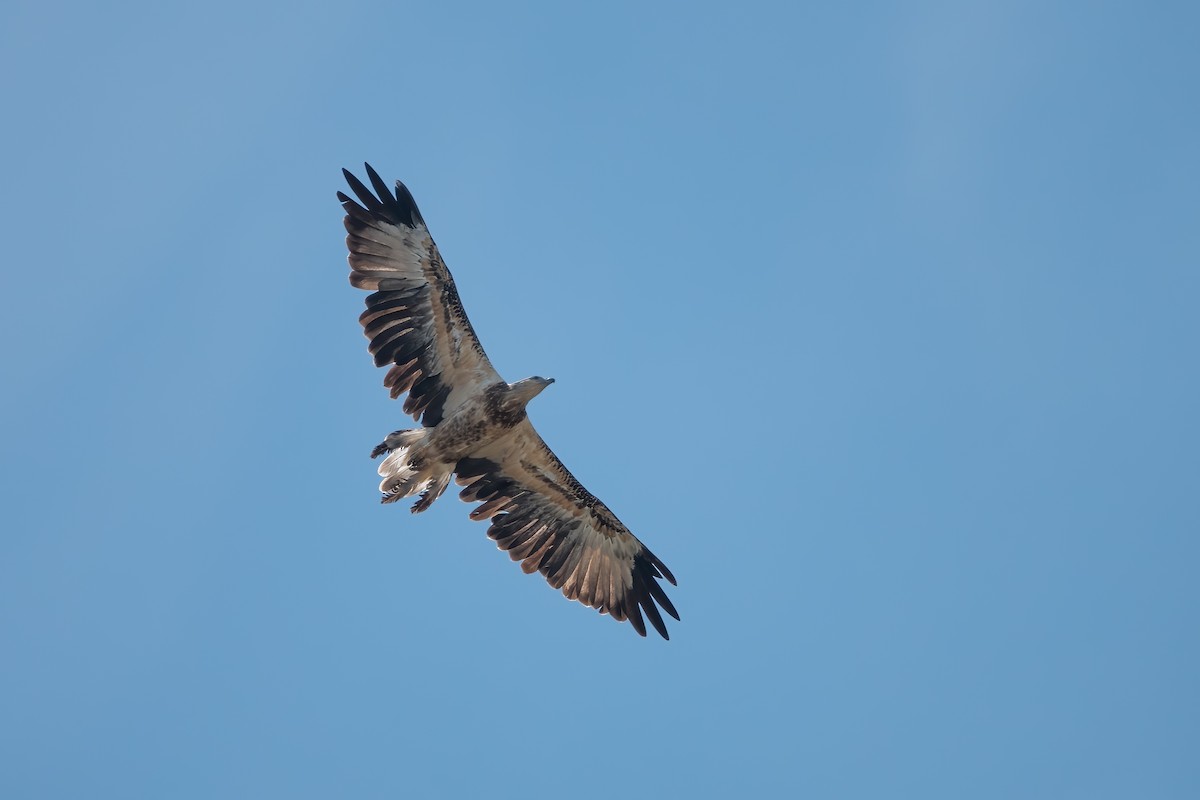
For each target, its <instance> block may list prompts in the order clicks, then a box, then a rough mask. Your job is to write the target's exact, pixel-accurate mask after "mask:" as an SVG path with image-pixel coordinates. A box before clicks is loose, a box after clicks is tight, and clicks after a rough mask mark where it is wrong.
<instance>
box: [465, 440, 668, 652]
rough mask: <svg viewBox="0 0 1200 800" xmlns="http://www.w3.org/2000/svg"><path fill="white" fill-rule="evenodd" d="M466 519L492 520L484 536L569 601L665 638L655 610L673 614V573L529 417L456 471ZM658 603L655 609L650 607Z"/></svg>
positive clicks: (663, 628)
mask: <svg viewBox="0 0 1200 800" xmlns="http://www.w3.org/2000/svg"><path fill="white" fill-rule="evenodd" d="M455 472H456V473H457V477H456V480H457V481H458V483H459V485H462V486H466V488H465V489H463V491H462V493H461V495H460V496H461V497H462V499H463V500H465V501H467V502H475V501H483V505H481V506H479V507H478V508H476V509H475V510H474V511H472V512H471V519H474V520H482V519H491V521H492V524H491V527H490V528H488V536H490V537H491V538H492V539H495V540H496V544H497V546H498V547H499V548H500V549H501V550H507V551H508V554H509V556H510V557H511V558H512V559H513V561H520V562H521V569H523V570H524V571H525V572H527V573H528V572H533V571H534V570H537V571H539V572H541V573H542V574H543V575H545V576H546V580H547V581H549V583H550V585H551V586H553V587H554V588H555V589H561V590H562V593H563V594H564V595H566V596H567V598H568V599H570V600H578V601H579V602H581V603H583V604H584V605H589V606H591V607H592V608H595V609H598V610H599V611H600V613H601V614H611V615H612V616H613V619H616V620H617V621H619V622H624V621H625V620H629V622H630V623H631V624H632V625H633V627H634V628H635V629H636V630H637V632H638V633H639V634H641V635H642V636H645V635H646V623H645V622H644V621H643V619H642V614H643V613H644V614H645V616H646V618H648V619H649V620H650V624H651V625H653V626H654V629H655V630H656V631H658V632H659V634H660V635H661V636H662V637H663V638H664V639H669V638H670V637H669V636H668V635H667V626H666V625H665V624H664V623H663V618H662V614H661V613H659V608H658V607H659V606H661V607H662V609H663V610H664V611H666V612H667V613H668V614H670V615H671V616H672V617H674V618H675V619H679V613H678V612H676V611H675V606H673V605H672V604H671V601H670V600H669V599H668V598H667V595H666V592H664V591H663V588H662V586H660V585H659V583H658V579H659V578H666V579H667V580H668V581H670V582H671V583H672V584H674V583H675V576H673V575H672V574H671V571H670V570H669V569H667V567H666V566H665V565H664V564H663V563H662V561H660V560H659V559H658V556H656V555H654V553H651V552H650V551H649V550H648V549H647V548H646V546H645V545H644V544H642V543H641V542H640V541H638V539H637V537H636V536H634V535H633V534H632V533H630V532H629V529H628V528H626V527H625V526H624V525H623V524H622V523H621V521H620V520H619V519H617V517H616V515H614V514H613V513H612V512H611V511H609V510H608V506H606V505H604V503H602V502H600V501H599V500H598V499H596V497H595V496H594V495H593V494H592V493H591V492H589V491H588V490H587V489H585V488H583V486H582V485H580V483H579V481H577V480H575V476H573V475H572V474H571V473H570V472H568V471H567V468H566V467H564V466H563V463H562V462H561V461H559V460H558V457H557V456H555V455H554V453H553V452H551V450H550V448H549V447H547V446H546V443H545V442H543V441H542V437H540V436H538V434H537V431H535V430H534V429H533V425H532V424H530V422H529V420H528V419H525V420H523V421H522V422H521V423H519V424H518V425H517V427H516V428H515V429H514V430H513V432H512V433H511V434H510V435H507V436H503V437H501V438H500V439H498V440H496V441H495V442H493V443H491V444H489V445H487V446H486V447H484V448H481V449H480V450H479V451H478V452H476V453H472V454H471V456H470V457H469V458H465V459H463V460H462V461H459V462H458V465H457V467H456V468H455ZM656 603H657V605H655V604H656Z"/></svg>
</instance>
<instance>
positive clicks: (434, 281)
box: [338, 164, 502, 427]
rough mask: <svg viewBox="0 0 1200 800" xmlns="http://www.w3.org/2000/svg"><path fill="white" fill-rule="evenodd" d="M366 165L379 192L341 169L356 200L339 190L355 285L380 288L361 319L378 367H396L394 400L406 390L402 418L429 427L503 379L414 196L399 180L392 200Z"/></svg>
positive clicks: (389, 380) (391, 381) (389, 383)
mask: <svg viewBox="0 0 1200 800" xmlns="http://www.w3.org/2000/svg"><path fill="white" fill-rule="evenodd" d="M364 166H366V168H367V176H368V177H369V178H370V180H371V185H372V186H373V187H374V188H375V193H374V194H373V193H372V192H371V190H370V189H368V188H367V187H366V186H365V185H363V183H362V181H360V180H359V179H358V178H356V177H354V175H352V174H351V173H350V172H349V171H347V170H342V172H343V173H344V174H345V176H346V181H347V182H348V183H349V184H350V188H351V189H352V190H353V191H354V194H355V195H357V196H358V201H359V202H355V201H354V200H353V199H351V198H350V197H347V196H346V195H345V194H343V193H342V192H338V200H340V201H341V203H342V208H344V209H346V219H345V225H346V231H347V234H348V235H347V236H346V247H347V248H348V249H349V250H350V256H349V260H350V283H352V284H353V285H354V286H356V287H358V288H359V289H372V290H377V291H375V293H374V294H372V295H370V296H369V297H368V298H367V310H366V311H365V312H363V314H362V316H361V317H359V321H360V322H361V323H362V326H363V332H364V333H365V334H366V336H367V338H368V339H370V340H371V343H370V350H371V355H373V356H375V365H376V366H379V367H382V366H385V365H388V364H391V365H392V368H391V369H389V370H388V373H387V375H386V376H385V377H384V379H383V385H384V386H386V387H387V388H388V389H389V390H391V394H392V397H393V398H396V397H399V396H400V395H401V394H403V393H404V392H408V399H407V400H405V402H404V411H405V413H407V414H412V415H413V417H414V418H416V419H419V420H420V421H421V423H422V424H423V425H425V426H427V427H432V426H434V425H437V424H438V423H439V422H441V421H442V419H443V418H444V417H446V416H449V415H450V414H451V413H452V412H453V411H454V410H455V409H456V408H458V407H459V406H460V405H462V403H463V402H464V401H465V400H466V399H467V398H468V397H471V396H473V395H475V394H477V393H479V392H480V391H482V389H483V387H485V386H489V385H491V384H493V383H496V382H497V381H499V380H502V379H501V377H500V375H499V374H498V373H497V372H496V370H495V368H494V367H493V366H492V363H491V362H490V361H488V357H487V355H486V354H485V353H484V352H483V346H482V345H481V344H480V343H479V339H478V338H477V337H476V336H475V331H474V329H473V328H472V327H471V322H470V320H468V319H467V312H466V311H464V310H463V307H462V302H461V301H460V300H459V299H458V290H457V289H456V288H455V287H454V278H452V277H451V276H450V270H448V269H447V268H446V264H445V262H444V261H442V256H441V254H440V253H439V252H438V249H437V245H435V244H434V243H433V239H432V238H431V237H430V235H429V229H428V228H426V227H425V220H423V219H422V218H421V212H420V211H418V210H417V204H416V202H415V201H414V200H413V197H412V194H410V193H409V191H408V189H407V188H405V186H404V184H402V183H401V182H400V181H396V193H395V195H393V194H392V192H391V191H390V190H389V189H388V187H387V184H386V183H384V182H383V179H382V178H380V177H379V174H378V173H377V172H375V170H373V169H372V168H371V165H370V164H366V165H364ZM376 195H378V197H377V196H376Z"/></svg>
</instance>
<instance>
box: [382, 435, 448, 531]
mask: <svg viewBox="0 0 1200 800" xmlns="http://www.w3.org/2000/svg"><path fill="white" fill-rule="evenodd" d="M428 432H429V429H428V428H419V429H417V430H411V431H396V432H395V433H391V434H389V435H388V437H387V438H386V439H384V440H383V441H382V442H381V443H380V444H379V445H377V446H376V447H375V449H374V450H373V451H372V452H371V458H377V457H379V456H381V455H383V454H384V453H387V454H388V456H387V458H385V459H384V460H383V462H382V463H380V465H379V474H380V475H381V476H383V480H382V481H380V483H379V491H380V492H382V493H383V497H382V498H380V502H382V503H394V502H396V501H397V500H401V499H403V498H405V497H410V496H412V495H414V494H416V493H417V492H420V493H421V498H420V499H419V500H417V502H416V503H415V504H414V505H413V507H412V512H413V513H414V514H417V513H420V512H422V511H424V510H425V509H427V508H429V507H430V506H431V505H433V501H434V500H437V499H438V498H439V497H441V496H442V492H444V491H446V487H447V486H448V485H449V484H450V475H451V473H450V472H446V473H445V474H439V473H440V472H441V470H440V469H439V467H440V466H441V465H439V464H436V463H435V464H427V463H426V462H425V459H424V458H422V457H421V456H420V454H419V453H414V452H413V450H414V448H416V447H417V446H418V445H419V444H421V442H422V441H423V440H424V439H425V435H426V434H427V433H428ZM451 470H453V467H451Z"/></svg>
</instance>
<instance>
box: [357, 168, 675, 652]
mask: <svg viewBox="0 0 1200 800" xmlns="http://www.w3.org/2000/svg"><path fill="white" fill-rule="evenodd" d="M364 166H365V167H366V172H367V177H368V179H369V180H370V182H371V187H372V188H373V189H374V191H372V189H369V188H367V186H366V185H365V184H364V183H363V182H362V181H360V180H359V179H358V178H357V177H355V176H354V175H353V174H352V173H351V172H350V171H349V170H346V169H343V170H342V173H343V174H344V175H345V176H346V182H347V183H348V184H349V186H350V189H351V191H353V192H354V195H355V197H357V200H355V199H354V198H351V197H348V196H347V195H346V194H345V193H344V192H338V193H337V197H338V200H339V201H340V202H341V204H342V208H343V209H345V211H346V217H345V226H346V233H347V236H346V247H347V249H348V250H349V251H350V252H349V256H348V258H349V261H350V283H351V285H353V286H355V287H356V288H358V289H365V290H368V291H370V292H372V294H370V295H368V296H367V298H366V304H367V309H366V311H364V312H363V313H362V315H361V316H360V317H359V322H361V323H362V327H363V333H364V334H365V335H366V337H367V339H368V340H369V342H370V344H369V346H368V348H369V350H370V352H371V355H373V356H374V357H375V365H376V366H377V367H388V371H387V374H386V375H385V376H384V379H383V385H384V386H385V387H386V388H387V389H388V390H389V391H390V392H391V396H392V398H393V399H396V398H399V397H400V395H402V394H405V393H407V394H408V397H407V398H406V399H405V401H404V412H405V413H406V414H410V415H412V417H413V418H414V419H415V420H417V421H418V422H419V423H420V425H421V427H419V428H416V429H410V430H399V431H394V432H393V433H390V434H388V436H387V437H386V438H384V440H383V441H382V442H381V443H380V444H379V445H377V446H376V447H375V449H374V450H373V451H372V453H371V457H372V458H378V457H380V456H383V461H382V462H381V463H380V464H379V474H380V475H381V476H382V478H383V480H382V481H381V482H380V484H379V490H380V491H381V492H382V493H383V497H382V498H381V499H382V502H384V503H394V502H396V501H397V500H400V499H402V498H406V497H411V496H413V495H417V500H416V502H415V503H414V504H413V506H412V511H413V513H419V512H422V511H425V510H426V509H427V508H429V507H430V506H431V505H432V504H433V502H434V501H435V500H437V499H438V498H439V497H440V496H441V495H442V493H443V492H445V491H446V488H447V487H448V486H449V485H450V479H451V478H454V480H455V482H456V483H457V484H458V485H459V486H462V487H464V488H463V489H462V491H461V493H460V494H459V497H461V498H462V499H463V500H464V501H466V502H468V503H480V505H478V506H477V507H476V508H475V509H474V510H473V511H471V513H470V517H471V519H473V520H490V527H489V528H488V531H487V533H488V536H489V537H490V538H491V539H493V540H494V541H495V542H496V545H497V547H499V549H501V550H504V551H506V552H507V553H508V555H509V556H510V557H511V558H512V560H513V561H519V562H520V564H521V569H522V570H524V571H525V572H526V573H533V572H534V571H537V572H540V573H541V574H542V575H543V576H545V578H546V581H547V582H548V583H549V584H550V585H551V586H552V587H554V588H555V589H558V590H560V591H561V592H562V593H563V595H564V596H566V597H567V599H569V600H577V601H579V602H580V603H583V604H584V605H587V606H591V607H592V608H594V609H596V610H598V611H599V612H600V613H601V614H608V615H611V616H612V618H613V619H615V620H617V621H618V622H625V621H628V622H629V623H630V624H631V625H632V626H633V628H634V630H636V631H637V632H638V634H639V635H641V636H645V635H646V623H645V620H647V619H648V620H649V621H650V624H651V625H653V626H654V629H655V630H656V631H658V633H659V635H660V636H662V637H663V638H664V639H669V638H670V637H669V636H668V635H667V626H666V624H665V623H664V622H663V617H662V613H661V612H660V610H659V609H660V607H661V609H662V611H666V612H667V613H668V614H670V615H671V616H672V617H674V618H675V619H676V620H678V619H679V613H678V612H677V611H676V610H675V606H674V605H672V604H671V601H670V599H668V598H667V594H666V592H665V591H664V590H663V587H662V586H661V585H660V584H659V580H660V579H666V580H668V581H670V582H671V583H672V584H675V576H674V575H672V574H671V571H670V570H669V569H667V567H666V565H665V564H663V562H662V561H661V560H660V559H659V558H658V556H656V555H654V553H652V552H650V550H649V548H647V547H646V545H644V544H642V542H641V541H640V540H638V538H637V537H636V536H634V535H633V534H632V533H630V531H629V529H628V528H626V527H625V525H624V524H622V523H621V521H620V520H619V519H617V516H616V515H615V514H613V512H612V511H610V510H609V508H608V506H606V505H605V504H604V503H602V502H601V501H600V500H599V499H598V498H597V497H596V496H595V495H593V494H592V493H591V492H589V491H588V490H587V489H585V488H584V487H583V485H582V484H580V482H579V481H578V480H576V479H575V476H573V475H572V474H571V473H570V472H569V471H568V470H567V468H566V467H565V466H563V463H562V462H561V461H559V459H558V457H557V456H555V455H554V452H553V451H551V450H550V448H549V447H547V446H546V443H545V442H544V441H542V437H541V436H539V435H538V432H537V431H536V430H535V429H534V427H533V424H532V423H531V422H530V421H529V417H528V415H527V413H526V410H525V408H526V405H527V404H528V403H529V401H530V400H532V399H533V398H534V397H536V396H537V395H538V394H540V393H541V392H542V391H543V390H544V389H545V388H546V387H547V386H549V385H550V384H552V383H554V380H553V379H552V378H542V377H538V376H534V377H532V378H525V379H524V380H520V381H517V382H516V383H508V382H506V381H505V380H504V379H503V378H502V377H500V374H499V373H498V372H497V371H496V369H495V367H493V366H492V363H491V361H489V360H488V357H487V354H486V353H484V351H483V345H481V344H480V343H479V338H478V337H477V336H476V335H475V330H474V329H473V328H472V327H471V322H470V320H468V319H467V313H466V311H465V310H464V309H463V306H462V302H461V301H460V300H459V297H458V290H457V289H456V288H455V286H454V278H453V277H451V275H450V270H449V269H447V268H446V263H445V262H444V261H443V260H442V256H441V254H440V253H439V252H438V248H437V245H435V244H434V242H433V238H432V237H431V236H430V235H429V229H428V228H427V227H426V225H425V220H424V219H423V218H422V217H421V212H420V211H418V210H417V204H416V202H415V201H414V200H413V196H412V194H411V193H410V192H409V191H408V189H407V188H406V187H405V186H404V184H403V183H401V182H400V181H396V184H395V190H394V191H392V190H390V189H389V188H388V186H387V184H386V183H385V182H384V181H383V180H382V179H381V178H380V177H379V174H378V173H377V172H376V171H375V170H374V169H372V168H371V165H370V164H364Z"/></svg>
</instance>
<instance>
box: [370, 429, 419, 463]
mask: <svg viewBox="0 0 1200 800" xmlns="http://www.w3.org/2000/svg"><path fill="white" fill-rule="evenodd" d="M413 434H416V436H414V435H413ZM420 434H421V431H414V430H403V431H392V432H391V433H389V434H388V435H387V437H386V438H385V439H384V440H383V441H382V442H380V443H379V444H377V445H375V449H374V450H372V451H371V458H379V457H380V456H381V455H384V454H385V453H390V452H392V451H393V450H398V449H400V448H401V447H409V446H410V445H411V444H412V443H413V441H414V439H417V438H420Z"/></svg>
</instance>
